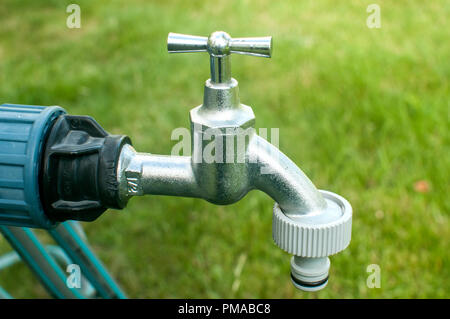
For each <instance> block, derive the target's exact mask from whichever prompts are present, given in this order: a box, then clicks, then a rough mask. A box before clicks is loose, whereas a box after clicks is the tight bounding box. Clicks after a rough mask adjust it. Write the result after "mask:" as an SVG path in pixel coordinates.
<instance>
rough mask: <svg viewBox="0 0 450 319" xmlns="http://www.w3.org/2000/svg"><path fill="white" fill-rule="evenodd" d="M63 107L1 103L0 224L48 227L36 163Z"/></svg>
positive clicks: (51, 224)
mask: <svg viewBox="0 0 450 319" xmlns="http://www.w3.org/2000/svg"><path fill="white" fill-rule="evenodd" d="M64 113H66V111H65V110H64V109H62V108H61V107H58V106H52V107H45V106H32V105H16V104H3V105H0V224H1V225H10V226H22V227H37V228H51V227H52V226H54V225H55V223H54V222H53V221H51V220H50V219H48V218H47V215H46V214H45V213H44V211H43V207H42V204H41V200H40V195H39V167H40V164H41V155H42V151H43V146H44V143H45V139H46V136H47V134H48V133H49V131H50V128H51V126H52V124H53V123H54V121H55V120H56V119H57V118H58V117H59V116H60V115H62V114H64Z"/></svg>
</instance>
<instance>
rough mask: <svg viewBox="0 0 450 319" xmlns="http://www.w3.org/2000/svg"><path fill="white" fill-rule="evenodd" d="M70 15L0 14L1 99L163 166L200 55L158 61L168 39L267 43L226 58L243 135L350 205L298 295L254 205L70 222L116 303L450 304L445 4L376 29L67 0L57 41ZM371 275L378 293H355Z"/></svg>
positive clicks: (192, 206)
mask: <svg viewBox="0 0 450 319" xmlns="http://www.w3.org/2000/svg"><path fill="white" fill-rule="evenodd" d="M71 2H73V1H61V0H53V1H43V0H42V1H35V0H22V1H18V0H2V1H1V2H0V102H1V103H6V102H9V103H24V104H38V105H60V106H62V107H64V108H65V109H66V110H67V111H68V112H69V113H71V114H80V115H91V116H93V117H94V118H95V119H96V120H97V121H98V122H99V123H100V124H101V125H102V126H103V127H104V128H105V129H106V130H108V131H109V132H111V133H116V134H119V133H120V134H127V135H129V136H131V137H132V140H133V143H134V146H135V148H136V149H137V150H139V151H143V152H144V151H145V152H151V153H160V154H169V153H170V150H171V148H172V146H173V145H174V144H175V142H174V141H171V140H170V134H171V132H172V130H173V129H174V128H176V127H189V119H188V111H189V110H190V109H191V108H193V107H194V106H197V105H198V104H200V103H201V101H202V94H203V91H202V90H203V83H204V81H205V80H206V79H207V78H208V73H209V66H208V57H207V55H206V54H191V55H169V54H168V53H167V51H166V37H167V34H168V32H178V33H188V34H195V35H208V34H209V33H210V32H212V31H215V30H225V31H227V32H229V33H230V34H231V35H232V36H265V35H272V36H273V37H274V50H273V58H272V59H260V58H253V57H247V56H234V57H233V58H232V60H233V66H232V73H233V76H234V77H235V78H236V79H237V80H238V81H239V83H240V92H241V100H242V102H243V103H245V104H247V105H251V106H252V107H253V110H254V112H255V114H256V119H257V127H269V128H270V127H279V128H280V148H281V149H282V150H283V151H284V152H285V153H286V154H287V155H288V156H289V157H290V158H291V159H293V160H294V161H295V162H296V163H297V164H298V165H299V166H300V167H301V168H302V169H303V170H304V172H305V173H306V174H307V175H308V176H309V177H310V178H311V179H312V181H313V182H314V183H315V184H316V185H317V187H318V188H321V189H327V190H331V191H334V192H336V193H338V194H341V195H343V196H344V197H346V198H347V199H348V200H349V201H350V202H351V203H352V205H353V209H354V217H353V232H352V241H351V244H350V246H349V248H348V249H346V250H345V251H343V252H342V253H339V254H337V255H336V256H333V257H331V262H332V264H331V271H330V281H329V284H328V286H327V288H326V289H324V290H322V291H320V292H318V293H303V292H299V291H296V290H295V288H294V287H293V286H292V284H291V282H290V279H289V259H290V256H289V255H288V254H286V253H284V252H282V251H281V250H280V249H279V248H277V247H276V246H275V245H274V244H273V242H272V238H271V236H272V234H271V232H272V231H271V222H272V217H271V214H272V213H271V211H272V204H273V202H272V200H271V199H270V198H268V197H267V196H266V195H265V194H262V193H259V192H252V193H250V194H248V195H247V196H246V197H245V198H244V199H243V200H241V201H240V202H239V203H237V204H234V205H231V206H214V205H212V204H209V203H207V202H205V201H202V200H198V199H186V198H171V197H161V196H148V197H141V198H134V199H132V200H131V201H130V203H129V205H128V207H127V208H126V209H125V210H123V211H109V212H108V213H105V214H104V215H103V216H102V217H100V218H99V219H98V220H97V221H95V222H93V223H90V224H85V229H86V232H87V234H88V236H89V238H90V242H91V243H92V245H93V247H94V249H95V251H96V252H97V253H98V255H99V256H100V257H101V259H102V260H103V261H104V263H105V264H106V265H108V267H109V269H110V271H111V272H112V274H113V275H114V276H115V278H117V280H118V282H119V283H120V284H121V286H122V287H123V288H124V290H125V291H126V292H127V293H128V295H129V296H130V297H136V298H144V297H150V298H153V297H163V298H166V297H182V298H184V297H187V298H191V297H201V298H203V297H206V298H209V297H212V298H215V297H223V298H231V297H236V298H241V297H242V298H253V297H257V298H259V297H263V298H373V297H377V298H425V297H437V298H449V297H450V270H449V268H450V265H449V262H450V260H449V242H450V229H449V211H450V203H449V199H448V190H449V187H448V183H449V177H450V173H449V170H450V160H449V146H450V143H449V142H450V141H449V118H450V117H449V106H450V103H449V97H450V94H449V93H450V92H449V77H450V61H449V59H450V41H449V40H450V39H449V34H450V31H449V30H450V24H449V23H448V20H449V17H450V2H449V1H437V0H430V1H418V0H417V1H379V0H377V1H376V3H378V4H379V5H380V7H381V23H382V26H381V28H380V29H369V28H368V27H367V26H366V19H367V16H368V13H367V12H366V8H367V6H368V5H369V4H371V3H374V1H373V0H370V1H366V0H361V1H331V0H326V1H324V0H321V1H317V0H315V1H312V0H311V1H270V0H260V1H234V0H230V1H195V0H191V1H138V0H127V1H125V0H123V1H87V0H77V1H76V3H77V4H79V5H80V6H81V18H82V22H81V23H82V27H81V29H68V28H67V27H66V18H67V16H68V14H67V13H66V11H65V9H66V6H67V5H68V4H69V3H71ZM417 181H426V183H428V185H429V190H428V191H427V192H418V191H416V190H415V188H414V184H415V183H416V182H417ZM9 249H10V248H9V246H8V244H7V243H6V241H5V240H4V239H0V252H6V251H8V250H9ZM238 264H240V266H238ZM370 264H378V265H379V266H380V267H381V288H379V289H369V288H368V287H367V286H366V279H367V276H368V273H367V272H366V268H367V266H368V265H370ZM240 267H242V271H241V273H240V274H239V271H238V270H239V269H237V268H240ZM0 285H2V286H3V287H5V288H6V289H8V290H9V292H10V293H11V294H12V295H14V296H15V297H47V294H46V293H45V291H44V290H43V289H42V288H41V287H40V285H39V283H38V282H37V280H36V279H35V278H34V277H33V275H32V274H31V272H30V271H29V270H28V269H27V268H26V267H25V266H24V265H17V266H15V267H14V268H12V269H8V270H4V271H1V272H0Z"/></svg>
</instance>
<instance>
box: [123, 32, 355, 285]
mask: <svg viewBox="0 0 450 319" xmlns="http://www.w3.org/2000/svg"><path fill="white" fill-rule="evenodd" d="M271 47H272V39H271V37H262V38H235V39H232V38H231V37H230V36H229V35H228V34H226V33H225V32H221V31H219V32H214V33H212V34H211V35H210V36H209V38H206V37H196V36H187V35H180V34H172V33H171V34H169V38H168V50H169V52H201V51H206V52H208V53H209V54H210V63H211V78H210V79H209V80H207V81H206V83H205V87H204V95H203V104H201V105H200V106H197V107H195V108H193V109H192V110H191V111H190V123H191V149H192V154H190V155H187V156H164V155H153V154H145V153H138V152H136V151H135V150H134V149H133V147H132V146H131V145H129V144H127V145H125V146H124V147H123V148H122V151H121V153H120V156H119V162H118V166H117V180H118V194H119V200H120V202H121V206H125V205H126V202H127V201H128V199H129V198H130V197H132V196H139V195H146V194H152V195H172V196H186V197H196V198H202V199H205V200H207V201H209V202H211V203H213V204H217V205H228V204H232V203H235V202H237V201H239V200H240V199H242V198H243V197H244V196H245V195H246V194H247V193H248V192H249V191H251V190H255V189H256V190H260V191H263V192H265V193H266V194H268V195H269V196H270V197H271V198H272V199H273V200H274V201H275V205H274V208H273V239H274V241H275V243H276V244H277V245H278V246H279V247H280V248H282V249H283V250H285V251H286V252H288V253H291V254H293V255H294V257H292V259H291V278H292V281H293V283H294V285H295V286H296V287H298V288H300V289H303V290H307V291H314V290H319V289H322V288H323V287H325V285H326V284H327V282H328V271H329V268H330V261H329V259H328V256H329V255H332V254H335V253H337V252H339V251H341V250H343V249H345V248H346V247H347V246H348V244H349V243H350V237H351V216H352V209H351V206H350V204H349V203H348V202H347V201H346V200H345V199H344V198H342V197H340V196H339V195H336V194H334V193H331V192H326V191H319V190H317V189H316V187H315V186H314V184H313V183H312V182H311V181H310V180H309V178H308V177H307V176H306V175H305V174H304V173H303V172H302V170H301V169H300V168H299V167H298V166H297V165H295V164H294V163H293V162H292V161H291V160H290V159H289V158H288V157H287V156H286V155H284V154H283V153H282V152H281V151H280V150H279V149H278V148H277V147H276V146H274V145H272V144H271V143H269V142H268V141H267V140H265V139H264V138H262V137H261V136H259V135H258V134H256V132H255V129H254V124H255V115H254V113H253V110H252V108H251V107H250V106H247V105H244V104H242V103H241V102H240V98H239V88H238V82H237V81H236V80H235V79H234V78H232V77H231V68H230V54H231V53H239V54H247V55H253V56H262V57H270V56H271Z"/></svg>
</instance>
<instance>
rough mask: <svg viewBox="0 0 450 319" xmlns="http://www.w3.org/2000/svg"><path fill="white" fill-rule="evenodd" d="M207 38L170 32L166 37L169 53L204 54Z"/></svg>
mask: <svg viewBox="0 0 450 319" xmlns="http://www.w3.org/2000/svg"><path fill="white" fill-rule="evenodd" d="M207 43H208V38H207V37H198V36H195V35H188V34H180V33H173V32H170V33H169V36H168V37H167V51H169V53H187V52H206V49H207Z"/></svg>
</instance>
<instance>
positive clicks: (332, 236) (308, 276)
mask: <svg viewBox="0 0 450 319" xmlns="http://www.w3.org/2000/svg"><path fill="white" fill-rule="evenodd" d="M320 193H321V194H322V196H323V197H324V199H325V201H326V202H327V208H326V209H325V210H324V211H322V212H319V213H317V212H315V213H311V214H305V215H298V216H295V215H294V216H292V215H289V216H287V215H285V214H284V213H283V212H282V210H281V209H280V207H279V206H278V204H276V203H275V205H274V208H273V224H272V234H273V240H274V242H275V243H276V244H277V246H278V247H280V248H281V249H283V250H284V251H286V252H288V253H290V254H293V255H294V257H292V260H291V278H292V282H293V283H294V285H295V286H296V287H297V288H299V289H301V290H304V291H316V290H320V289H322V288H324V287H325V286H326V284H327V282H328V271H329V268H330V261H329V258H327V256H330V255H334V254H336V253H338V252H340V251H342V250H344V249H345V248H347V246H348V245H349V244H350V239H351V229H352V207H351V205H350V203H349V202H348V201H347V200H346V199H345V198H343V197H341V196H339V195H337V194H335V193H332V192H328V191H322V190H321V191H320Z"/></svg>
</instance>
